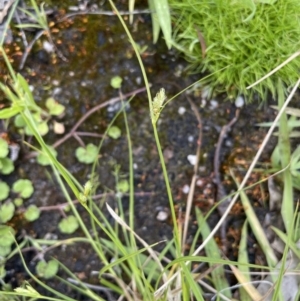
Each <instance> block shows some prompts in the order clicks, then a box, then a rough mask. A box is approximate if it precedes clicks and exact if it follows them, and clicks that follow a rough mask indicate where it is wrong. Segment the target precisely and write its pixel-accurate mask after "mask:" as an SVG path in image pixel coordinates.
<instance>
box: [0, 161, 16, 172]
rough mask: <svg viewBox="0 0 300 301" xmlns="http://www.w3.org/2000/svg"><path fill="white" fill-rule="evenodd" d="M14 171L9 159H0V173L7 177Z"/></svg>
mask: <svg viewBox="0 0 300 301" xmlns="http://www.w3.org/2000/svg"><path fill="white" fill-rule="evenodd" d="M14 169H15V167H14V163H13V162H12V160H10V159H9V158H1V159H0V172H1V173H2V174H4V175H8V174H10V173H11V172H13V170H14Z"/></svg>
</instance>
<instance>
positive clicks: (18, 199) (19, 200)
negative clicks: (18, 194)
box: [14, 198, 24, 207]
mask: <svg viewBox="0 0 300 301" xmlns="http://www.w3.org/2000/svg"><path fill="white" fill-rule="evenodd" d="M23 203H24V201H23V199H22V198H15V199H14V204H15V206H16V207H20V206H22V205H23Z"/></svg>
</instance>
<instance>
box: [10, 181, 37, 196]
mask: <svg viewBox="0 0 300 301" xmlns="http://www.w3.org/2000/svg"><path fill="white" fill-rule="evenodd" d="M12 190H13V192H15V193H18V194H19V196H20V197H22V198H24V199H26V198H29V197H30V196H31V195H32V194H33V191H34V188H33V186H32V183H31V181H29V180H27V179H25V180H23V179H20V180H18V181H16V182H15V183H14V184H13V187H12Z"/></svg>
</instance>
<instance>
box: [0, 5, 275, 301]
mask: <svg viewBox="0 0 300 301" xmlns="http://www.w3.org/2000/svg"><path fill="white" fill-rule="evenodd" d="M65 5H66V6H67V4H65ZM51 7H53V8H54V11H55V13H54V14H53V15H52V16H49V18H50V20H52V21H53V26H52V27H51V32H52V37H53V39H54V41H55V43H56V45H57V48H58V50H59V51H60V52H61V53H62V54H63V56H64V57H65V58H66V59H67V61H63V60H62V59H61V58H60V57H59V56H58V55H57V53H50V54H49V53H47V52H46V51H45V50H44V49H43V46H42V45H43V41H46V40H47V37H46V36H42V37H41V38H40V39H39V40H38V41H37V43H36V45H35V46H34V48H33V49H32V50H31V52H30V54H29V56H28V59H27V61H26V63H25V66H24V68H23V70H20V72H21V73H22V74H23V76H25V78H26V79H27V80H28V81H29V83H30V85H31V86H32V87H33V88H34V90H33V94H34V97H35V99H36V101H37V103H38V104H39V105H40V106H42V107H44V103H45V100H46V98H47V97H49V96H53V97H54V98H55V99H56V100H57V101H58V102H59V103H61V104H63V105H65V106H66V108H67V110H66V113H65V115H64V117H63V118H62V119H59V121H60V122H63V124H64V125H65V127H66V133H68V131H70V130H71V128H72V127H73V125H74V124H75V123H76V122H77V121H78V120H79V119H80V118H81V117H82V116H83V115H84V114H85V113H86V112H87V111H88V110H89V109H91V108H93V107H94V106H96V105H98V104H100V103H103V102H105V101H107V100H108V99H111V98H113V97H117V96H118V91H117V90H114V89H113V88H112V87H111V86H110V80H111V78H112V77H113V76H116V75H119V76H121V77H122V78H123V84H122V93H124V94H125V93H128V92H131V91H134V90H136V89H139V88H141V87H144V83H143V79H142V74H141V71H140V67H139V65H138V61H137V59H136V57H135V55H134V52H133V49H132V46H131V45H130V43H129V42H128V38H127V36H126V34H125V33H124V31H123V29H122V28H121V25H120V22H119V21H118V19H117V17H115V16H105V15H100V16H99V15H79V16H73V17H69V18H66V19H64V21H61V22H58V21H57V20H60V19H61V18H63V17H64V16H65V13H66V11H65V9H63V8H61V6H60V5H57V6H55V5H54V4H53V3H52V6H51ZM120 8H121V9H123V10H126V9H127V7H126V6H124V5H123V4H122V3H120ZM103 9H105V10H110V8H109V7H108V5H104V6H103ZM124 19H125V20H126V21H127V19H128V18H127V17H124ZM127 23H128V22H127ZM130 29H131V31H132V33H133V37H134V39H135V40H136V42H137V43H138V44H139V45H140V46H141V47H142V46H147V49H146V51H145V52H144V53H143V54H142V58H143V63H144V65H145V68H146V71H147V75H148V78H149V82H151V84H152V88H151V91H152V95H155V94H156V93H157V92H158V90H159V89H160V88H162V87H164V88H165V90H166V93H167V95H168V96H172V95H175V94H176V93H178V92H179V88H180V89H184V88H185V87H187V86H188V85H189V84H191V83H193V82H194V81H196V80H198V79H199V76H195V75H194V76H188V75H187V74H185V72H184V71H183V70H184V68H185V66H186V63H185V62H184V61H183V60H182V59H181V58H180V55H179V54H178V53H176V52H175V51H174V50H168V49H167V48H166V46H165V44H164V42H163V40H161V41H160V42H159V43H158V44H156V45H153V44H152V32H151V19H150V16H149V15H138V16H136V17H135V21H134V24H133V25H131V26H130ZM27 34H28V36H31V38H33V36H34V33H27ZM17 47H21V49H24V48H23V47H22V44H21V41H20V39H19V38H17V37H15V40H14V42H13V43H12V44H11V45H7V51H8V53H9V56H10V58H11V59H12V61H13V65H14V67H15V68H16V69H18V66H19V63H20V61H21V58H22V55H23V52H22V51H20V50H19V48H17ZM174 83H176V84H174ZM190 97H191V99H192V100H193V102H194V103H195V105H196V106H197V107H198V108H199V113H200V115H201V121H202V125H203V141H202V149H201V157H200V168H199V174H198V182H197V187H196V192H195V196H194V206H197V207H199V208H201V210H202V211H203V212H204V213H205V212H207V211H208V210H209V209H210V208H211V207H212V205H213V204H214V202H215V194H216V188H215V184H214V181H213V177H212V171H213V156H214V150H215V145H216V142H217V140H218V136H219V132H220V129H221V127H222V126H223V125H225V124H227V123H228V122H229V121H230V120H231V118H232V117H233V115H234V112H235V110H236V108H235V106H234V105H233V104H231V103H230V102H228V101H224V98H225V96H222V95H221V96H218V97H217V98H214V99H213V101H211V100H207V101H203V99H202V98H201V91H200V90H199V91H197V90H195V91H193V92H191V93H190ZM214 100H216V102H215V101H214ZM119 108H120V107H119V106H118V105H116V106H109V107H106V108H104V109H101V110H99V111H98V112H97V113H95V114H93V115H92V116H91V117H89V118H88V119H87V120H86V121H85V122H84V123H83V124H82V125H81V126H80V128H79V129H80V131H81V132H92V133H96V134H103V133H104V131H105V129H106V127H107V125H108V124H109V123H110V121H111V120H112V118H113V117H114V116H115V114H116V113H117V111H118V109H119ZM182 108H184V109H185V113H184V114H179V111H180V110H181V111H182ZM127 114H128V121H129V126H130V131H131V139H132V143H133V154H134V164H135V174H134V180H135V190H136V193H139V194H137V196H136V198H135V202H136V204H135V223H136V230H137V233H138V234H139V235H140V236H141V237H142V238H143V239H144V240H146V241H147V242H148V243H150V244H151V243H154V242H157V241H161V240H162V239H167V240H169V239H171V237H172V224H171V223H170V219H167V220H165V221H159V220H158V219H157V215H158V213H159V212H160V211H166V212H169V211H168V207H169V203H168V198H167V194H166V189H165V184H164V180H163V176H162V170H161V166H160V163H159V158H158V153H157V148H156V145H155V141H154V137H153V132H152V127H151V122H150V118H149V108H148V102H147V96H146V93H141V94H138V95H137V96H136V97H135V98H134V99H133V100H132V101H131V102H130V106H129V107H128V108H127ZM274 116H275V112H274V110H271V109H269V108H267V106H261V107H258V104H257V103H255V102H254V103H253V104H250V105H248V106H247V107H245V108H243V109H242V110H241V114H240V117H239V120H238V122H237V123H236V124H235V126H234V127H233V129H232V131H231V132H230V133H229V134H228V136H227V137H226V139H225V143H224V145H223V147H222V152H221V158H220V159H221V162H222V164H221V166H222V169H221V171H222V177H223V180H224V184H225V187H226V189H227V190H228V191H229V192H230V191H231V189H235V187H234V185H233V184H232V181H231V179H230V176H229V174H228V169H229V168H231V169H233V170H234V171H235V172H236V174H237V176H239V177H242V176H243V174H244V173H245V171H246V169H247V167H248V166H249V164H250V162H251V159H252V158H253V156H254V154H255V152H256V151H257V149H258V147H259V145H260V143H261V141H262V139H263V137H264V135H265V133H266V130H265V129H262V128H259V127H257V126H256V124H257V123H259V122H265V121H271V120H273V119H274ZM115 124H116V125H117V126H118V127H119V128H121V130H122V136H121V138H119V139H117V140H113V139H105V142H104V145H103V148H102V151H101V158H100V160H99V163H100V164H99V167H98V169H97V173H98V176H99V180H100V186H99V188H98V190H97V193H103V192H104V191H106V190H107V189H109V190H112V191H113V190H115V185H116V183H115V179H114V176H113V171H114V166H115V165H116V164H119V165H120V166H121V167H120V173H121V175H124V176H125V177H128V172H129V170H128V146H127V140H126V133H125V125H124V120H123V117H122V116H120V117H118V118H117V120H116V123H115ZM158 129H159V135H160V140H161V144H162V149H163V151H164V155H165V159H166V162H167V169H168V173H169V178H170V181H171V186H172V192H173V195H174V199H175V201H176V206H177V210H179V209H182V210H183V211H184V210H185V202H186V199H187V194H186V193H184V187H185V185H190V181H191V178H192V175H193V166H192V165H191V164H190V163H189V161H188V159H187V157H188V155H194V154H195V153H196V149H197V137H198V122H197V119H196V117H195V114H194V112H193V110H192V108H191V106H190V104H189V102H188V101H187V99H186V96H185V95H180V96H179V97H177V98H176V99H175V100H173V101H172V102H171V103H170V104H168V105H167V106H166V108H165V109H164V110H163V112H162V114H161V117H160V120H159V125H158ZM10 135H11V136H12V139H15V141H16V142H17V143H19V144H20V145H21V154H20V158H19V159H18V161H17V162H16V172H15V173H14V174H13V175H11V176H9V177H2V176H1V178H2V180H5V181H7V182H8V183H11V182H13V181H14V180H15V179H17V178H19V177H22V178H29V179H30V180H31V181H32V182H33V183H34V187H35V192H34V194H33V196H32V197H31V198H30V199H29V200H27V201H26V203H25V206H29V205H30V204H35V205H37V206H39V207H41V206H53V205H57V204H60V203H64V202H65V198H64V196H63V194H62V192H61V191H60V189H59V186H58V184H57V182H56V180H55V177H54V175H53V174H52V171H51V169H50V168H45V167H41V166H40V165H38V164H37V162H36V159H35V157H32V156H31V155H30V154H31V150H30V149H29V148H28V146H27V145H25V144H24V143H23V140H22V137H20V136H18V135H17V134H15V132H13V129H12V132H11V133H10ZM60 138H61V136H60V135H57V134H54V133H53V132H51V133H50V134H48V135H47V136H46V137H45V140H46V141H47V143H48V144H53V143H55V142H56V141H58V140H59V139H60ZM25 139H26V140H27V141H29V142H30V143H33V144H35V142H34V141H32V140H30V138H28V137H26V138H25ZM82 140H83V141H84V143H86V144H87V143H89V142H92V143H95V144H97V143H98V142H99V138H93V137H82ZM275 143H276V139H275V138H274V139H273V140H272V141H271V143H270V144H269V145H268V148H267V149H266V151H265V152H264V154H263V157H262V158H261V162H264V165H263V166H267V164H268V160H269V155H270V153H271V151H272V149H273V147H274V145H275ZM78 146H79V143H78V141H77V140H76V139H74V138H70V139H68V140H66V141H65V142H64V143H62V144H61V145H59V146H58V147H57V151H58V159H59V161H60V162H62V163H63V165H64V166H65V167H66V168H67V169H68V170H69V171H70V172H71V173H72V174H73V175H74V177H75V178H76V179H77V180H78V181H79V182H80V183H85V182H86V180H87V178H88V175H89V173H90V170H91V167H90V166H87V165H84V164H81V163H79V162H78V161H77V160H76V158H75V155H74V150H75V149H76V148H77V147H78ZM261 176H262V174H261V173H254V175H253V177H252V178H251V182H252V183H253V182H254V181H257V180H259V179H260V177H261ZM249 196H250V198H251V201H252V202H253V204H254V206H255V207H256V208H257V210H258V212H260V216H261V218H262V219H263V216H264V214H265V211H266V209H264V208H263V204H264V203H265V202H267V189H266V187H265V186H264V185H262V186H261V187H257V188H254V189H253V190H252V191H251V192H250V193H249ZM108 201H109V202H110V203H111V204H114V202H115V198H114V197H113V196H110V197H109V198H108ZM122 201H123V204H124V208H125V210H126V208H127V204H128V197H126V196H124V197H123V199H122ZM99 204H100V202H99ZM79 210H80V212H81V214H82V215H83V216H84V219H85V220H86V221H87V223H88V222H89V219H88V216H87V213H86V212H85V210H84V209H83V208H80V207H79ZM231 216H232V217H233V218H232V219H231V223H230V225H229V229H228V242H229V246H230V248H229V251H230V256H229V257H230V258H232V259H233V258H234V257H235V256H236V254H237V244H238V239H239V231H240V228H241V225H242V223H243V221H244V214H243V210H242V208H241V205H236V206H235V208H234V210H233V212H232V214H231ZM61 218H62V215H61V213H60V212H59V211H45V212H43V213H42V216H41V218H40V219H38V220H37V221H35V222H32V223H27V222H25V221H24V220H23V219H22V218H20V217H16V218H14V219H13V221H12V222H11V223H10V224H11V225H13V226H14V228H15V229H16V230H17V232H18V235H17V237H20V240H22V238H21V237H22V235H24V233H26V234H27V235H32V236H33V237H35V238H44V237H45V236H46V235H50V234H51V235H53V236H54V237H57V238H59V239H63V238H66V237H69V236H67V235H63V234H61V233H59V232H58V230H57V224H58V223H59V221H60V220H61ZM218 220H219V216H218V214H217V213H215V214H213V215H212V216H211V218H210V219H209V221H208V222H209V224H210V226H211V227H213V226H214V225H215V224H216V222H217V221H218ZM196 229H197V224H196V223H194V222H191V230H190V234H189V235H191V236H192V235H193V233H194V232H195V231H196ZM75 235H76V236H80V235H81V233H80V230H78V231H77V232H76V233H75ZM82 235H83V234H82ZM199 243H200V242H199ZM254 244H255V242H254V241H253V245H252V247H253V248H255V247H254ZM256 251H257V250H255V249H254V250H253V253H254V255H253V256H254V258H253V261H255V252H256ZM24 254H25V258H26V260H27V262H28V263H29V266H30V268H31V269H32V271H34V267H35V265H36V260H35V259H36V258H35V256H36V253H35V252H34V251H29V252H25V253H24ZM228 255H229V254H228ZM51 256H54V257H55V258H58V259H59V260H60V261H62V262H63V263H64V264H65V265H66V266H67V267H68V268H69V269H71V270H72V271H73V272H74V273H77V275H79V274H80V273H84V275H82V277H83V279H85V280H89V281H91V282H92V283H93V282H96V280H97V279H93V277H91V276H90V271H92V270H99V268H101V263H99V262H98V258H97V257H96V255H95V254H94V253H93V252H92V250H89V249H87V248H86V246H85V245H83V244H79V245H76V248H74V247H71V246H67V247H66V248H56V249H54V250H52V251H51V252H48V253H47V255H46V258H50V257H51ZM6 270H7V271H8V275H7V277H6V281H8V282H10V283H11V284H12V285H13V287H15V286H19V285H20V284H21V282H22V281H23V280H24V279H28V276H27V275H26V272H25V271H24V269H23V267H22V263H21V261H20V259H19V258H18V257H17V256H14V258H12V259H11V260H9V261H8V262H7V265H6ZM52 284H53V285H54V286H55V287H56V289H58V290H61V291H64V293H67V294H68V295H69V296H72V297H74V298H76V299H77V300H87V299H84V298H83V297H82V296H78V295H72V294H73V293H71V292H69V291H67V292H66V291H65V290H66V287H65V286H63V287H62V288H60V284H58V283H52Z"/></svg>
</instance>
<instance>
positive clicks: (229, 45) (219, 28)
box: [169, 0, 300, 101]
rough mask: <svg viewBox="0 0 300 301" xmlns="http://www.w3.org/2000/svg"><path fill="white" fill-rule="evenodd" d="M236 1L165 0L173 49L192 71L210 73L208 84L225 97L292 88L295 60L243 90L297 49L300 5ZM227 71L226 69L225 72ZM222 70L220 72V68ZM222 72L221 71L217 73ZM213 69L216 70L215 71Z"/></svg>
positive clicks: (298, 63)
mask: <svg viewBox="0 0 300 301" xmlns="http://www.w3.org/2000/svg"><path fill="white" fill-rule="evenodd" d="M255 3H256V5H255V4H254V1H241V0H235V1H233V0H214V1H211V0H202V1H198V0H186V1H181V0H170V1H169V4H170V8H171V10H172V13H173V20H174V22H175V29H174V40H175V42H174V45H175V46H176V47H177V48H178V49H179V50H180V51H182V52H183V53H184V55H185V57H186V59H187V60H188V62H189V68H190V70H191V71H192V72H208V73H215V72H216V73H215V74H214V75H213V76H212V77H210V78H209V79H208V80H207V83H208V84H209V85H211V86H213V87H214V88H217V90H219V91H224V90H225V91H226V92H227V93H228V95H229V97H234V96H235V95H237V94H244V95H245V96H246V97H247V100H248V101H251V100H252V96H253V92H255V93H257V94H258V95H259V96H260V98H262V99H265V97H264V96H265V95H266V93H267V92H271V93H272V95H273V96H275V95H277V94H278V87H277V83H278V80H279V79H280V81H281V85H282V86H283V87H288V86H291V85H293V84H295V83H296V81H297V79H298V75H299V68H300V59H299V58H297V59H295V60H293V61H292V62H290V63H289V64H287V65H286V66H285V67H284V68H281V69H280V70H279V71H278V72H277V73H276V74H274V75H273V76H272V77H269V78H267V79H266V80H265V81H263V82H261V83H260V84H258V85H256V86H255V87H254V88H253V89H251V90H246V87H247V86H248V85H250V84H252V83H254V82H256V81H257V80H258V79H260V78H261V77H263V76H264V75H265V74H266V73H267V72H269V71H270V70H272V69H274V68H275V67H276V66H278V65H279V64H280V63H281V62H283V61H284V60H285V59H286V58H288V57H289V56H290V55H291V54H293V53H294V52H296V51H297V50H299V48H300V39H299V36H300V2H299V1H298V0H277V1H255ZM225 67H227V68H225ZM224 68H225V69H224ZM221 69H222V70H221ZM218 70H221V71H219V72H217V71H218Z"/></svg>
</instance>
